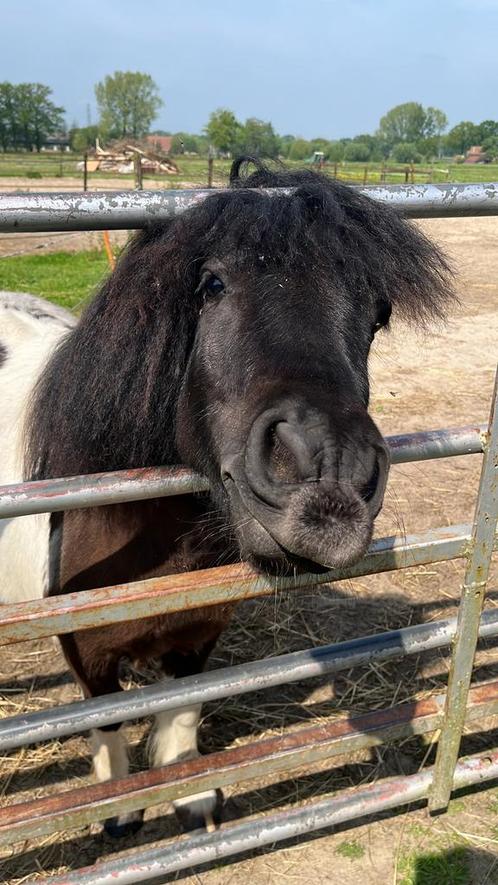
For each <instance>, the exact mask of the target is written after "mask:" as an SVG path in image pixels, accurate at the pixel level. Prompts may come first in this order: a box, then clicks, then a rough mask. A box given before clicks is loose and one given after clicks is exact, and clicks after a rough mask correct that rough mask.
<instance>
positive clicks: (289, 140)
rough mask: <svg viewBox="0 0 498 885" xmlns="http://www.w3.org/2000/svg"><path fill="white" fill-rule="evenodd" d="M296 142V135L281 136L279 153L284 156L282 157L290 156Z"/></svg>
mask: <svg viewBox="0 0 498 885" xmlns="http://www.w3.org/2000/svg"><path fill="white" fill-rule="evenodd" d="M295 140H296V136H295V135H281V136H280V150H279V153H280V154H281V155H282V157H288V156H289V152H290V149H291V147H292V145H293V143H294V142H295Z"/></svg>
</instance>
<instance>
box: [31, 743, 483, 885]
mask: <svg viewBox="0 0 498 885" xmlns="http://www.w3.org/2000/svg"><path fill="white" fill-rule="evenodd" d="M496 777H498V752H493V753H489V752H488V753H480V754H479V755H476V756H468V757H467V758H465V759H461V760H460V761H459V763H458V765H457V767H456V770H455V788H462V787H468V786H471V785H473V784H477V783H482V782H485V781H488V780H491V779H493V778H496ZM431 780H432V769H431V768H427V769H424V770H423V771H421V772H419V773H418V774H413V775H409V776H407V777H399V778H388V779H386V780H382V781H377V783H374V784H368V786H362V787H354V788H353V789H351V790H347V791H344V792H343V793H342V794H341V796H339V797H336V798H327V799H321V800H318V801H316V802H310V803H307V804H306V805H300V806H298V807H293V808H289V809H285V810H284V811H280V812H277V813H276V814H269V815H265V816H260V817H257V818H255V819H252V820H248V821H244V822H243V823H235V824H232V825H226V826H222V827H221V828H220V829H218V830H217V831H216V832H213V833H206V832H196V833H193V834H191V835H190V836H189V837H188V838H186V839H173V840H169V841H168V842H166V843H163V844H161V845H159V846H156V847H154V848H148V849H145V850H143V851H135V852H132V853H127V854H126V856H125V857H117V858H115V859H113V860H111V861H104V862H99V863H97V864H94V865H92V866H89V867H83V868H82V869H79V870H74V871H72V872H68V873H62V874H61V875H58V876H52V877H50V878H47V879H45V880H44V885H133V883H135V882H145V881H147V880H149V879H154V878H156V877H159V876H161V877H162V876H165V875H167V874H169V873H173V872H176V871H178V870H184V869H186V868H188V867H192V866H198V865H200V864H206V863H209V862H210V861H214V860H218V861H219V860H220V859H221V858H223V857H229V856H231V855H234V854H240V853H242V852H245V851H250V850H252V849H256V848H262V847H263V846H266V845H272V844H273V843H278V842H283V841H284V840H286V839H290V838H295V837H298V836H303V835H304V834H305V833H311V832H315V831H316V830H321V829H324V828H325V827H330V826H337V825H339V824H344V823H348V822H350V821H354V820H357V819H358V818H360V817H364V816H365V815H370V814H376V813H377V812H381V811H382V812H384V811H387V810H389V809H391V808H398V807H401V806H403V805H408V804H410V803H412V802H416V801H417V800H419V799H424V798H425V797H426V796H427V794H428V791H429V788H430V784H431ZM24 885H38V880H37V879H29V880H25V883H24Z"/></svg>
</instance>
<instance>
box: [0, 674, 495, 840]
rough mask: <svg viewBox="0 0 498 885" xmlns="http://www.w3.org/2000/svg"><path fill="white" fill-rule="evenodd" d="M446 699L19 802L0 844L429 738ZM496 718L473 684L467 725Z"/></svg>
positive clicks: (5, 820) (1, 821) (3, 825)
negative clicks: (411, 738)
mask: <svg viewBox="0 0 498 885" xmlns="http://www.w3.org/2000/svg"><path fill="white" fill-rule="evenodd" d="M444 700H445V696H444V694H440V695H433V696H432V697H429V698H425V699H423V700H420V701H416V702H414V703H409V704H399V705H398V706H395V707H391V708H388V709H385V710H376V711H374V712H371V713H365V714H362V715H360V716H353V717H351V718H350V719H345V718H344V719H337V720H335V721H332V722H325V723H323V722H322V723H320V724H319V725H313V726H311V727H309V728H300V729H295V730H293V731H288V732H285V733H284V734H282V735H278V736H277V737H270V738H265V739H262V740H259V741H257V742H251V743H249V744H245V745H244V746H241V747H240V746H239V747H235V748H233V749H229V750H222V751H219V752H217V753H210V754H209V755H207V756H201V757H198V758H197V759H190V760H188V761H183V762H176V763H172V764H171V765H167V766H163V767H161V768H155V769H152V770H148V771H141V772H139V773H138V774H134V775H130V776H128V777H125V778H120V779H118V780H113V781H107V782H104V783H99V784H93V785H91V786H87V787H76V788H75V789H72V790H66V791H64V792H63V793H57V794H56V795H52V796H46V797H43V798H40V799H32V800H30V801H28V802H19V803H17V804H15V805H10V806H7V807H5V808H3V809H0V845H6V844H12V843H13V842H16V841H18V840H21V839H32V838H34V837H39V836H46V835H48V834H49V833H54V832H57V831H58V830H62V829H63V830H67V829H70V828H72V827H82V826H86V825H87V824H90V823H92V822H93V821H96V820H103V819H105V818H108V817H113V816H115V815H117V814H126V813H128V812H131V811H136V810H138V809H142V808H148V807H150V806H151V805H158V804H159V803H162V802H171V801H172V800H174V799H179V798H181V797H184V796H191V795H194V794H196V793H201V792H203V791H204V790H208V789H211V790H212V789H218V788H222V787H225V786H227V785H229V784H234V783H241V782H245V781H248V780H251V779H253V778H254V777H262V776H267V775H270V774H276V773H279V772H285V773H286V774H287V773H288V772H290V771H292V770H294V769H296V768H299V767H300V766H302V765H310V764H313V763H315V762H320V761H322V760H324V759H328V758H333V757H334V756H338V755H342V754H344V753H351V752H355V751H357V750H360V749H363V748H365V747H373V746H379V745H381V744H383V743H385V741H386V740H398V739H399V738H403V737H409V736H410V735H419V734H427V733H429V732H433V731H436V729H438V728H440V727H441V725H442V723H443V718H444ZM497 712H498V682H489V683H484V684H482V685H478V686H475V687H474V688H473V689H472V691H471V693H470V696H469V708H468V711H467V719H466V721H467V722H474V721H475V720H477V719H480V718H483V717H485V716H492V715H495V714H496V713H497Z"/></svg>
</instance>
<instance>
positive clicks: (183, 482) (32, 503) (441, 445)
mask: <svg viewBox="0 0 498 885" xmlns="http://www.w3.org/2000/svg"><path fill="white" fill-rule="evenodd" d="M485 432H486V426H485V425H482V426H480V425H470V426H468V427H457V428H449V429H446V430H428V431H425V432H424V433H406V434H400V435H397V436H388V437H387V443H388V445H389V447H390V451H391V461H392V463H393V464H403V463H406V462H408V461H422V460H429V459H434V458H448V457H451V456H454V455H473V454H479V453H482V451H483V440H484V435H485ZM207 489H209V485H208V482H207V480H206V479H205V478H204V477H202V476H199V474H198V473H194V472H193V471H192V470H189V469H188V468H186V467H147V468H140V469H135V470H119V471H115V472H114V473H94V474H91V475H89V476H72V477H65V478H62V479H45V480H41V481H39V482H25V483H16V484H13V485H7V486H0V519H1V518H10V517H14V516H25V515H27V514H29V513H45V512H48V511H51V512H53V511H57V510H77V509H80V508H84V507H95V506H102V505H103V504H116V503H119V502H123V501H140V500H144V499H146V498H160V497H166V496H168V495H185V494H188V493H190V492H200V491H206V490H207Z"/></svg>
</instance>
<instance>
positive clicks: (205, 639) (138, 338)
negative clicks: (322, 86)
mask: <svg viewBox="0 0 498 885" xmlns="http://www.w3.org/2000/svg"><path fill="white" fill-rule="evenodd" d="M244 168H245V167H244V166H243V164H242V161H237V162H236V163H235V164H234V166H233V169H232V175H231V186H230V188H229V189H228V190H227V191H223V192H218V193H213V194H212V195H211V196H209V197H208V198H207V199H206V200H205V201H204V202H203V203H201V204H199V205H197V206H195V207H194V208H192V209H189V210H188V211H187V212H185V213H184V214H183V215H181V216H180V217H177V218H174V219H172V220H171V221H168V222H164V223H160V224H153V225H151V226H150V228H148V229H147V230H144V231H143V232H141V233H139V234H138V235H137V236H136V237H135V238H134V240H133V242H132V243H131V245H130V246H129V247H128V249H127V250H126V251H125V253H124V254H123V255H122V256H121V258H120V260H119V261H118V264H117V267H116V269H115V271H114V272H113V273H112V275H111V276H110V277H109V278H108V279H107V280H106V281H105V282H104V284H103V286H102V288H101V289H100V291H99V292H98V294H97V295H96V296H95V298H94V299H93V301H92V302H91V303H90V304H89V305H88V307H87V308H86V310H85V311H84V313H83V315H82V317H81V319H80V320H79V321H78V322H76V320H75V319H74V317H73V316H72V315H71V314H70V313H68V312H67V311H65V310H62V309H60V308H57V307H54V306H52V305H50V304H48V303H46V302H44V301H41V300H40V299H37V298H33V297H31V296H27V295H19V294H13V293H4V294H3V296H1V298H0V354H1V358H0V362H1V368H0V403H1V407H0V434H1V451H2V459H1V464H0V482H1V483H10V482H15V481H20V480H21V479H22V478H23V477H26V478H31V479H40V478H44V477H59V476H69V475H75V474H80V473H92V472H96V471H105V470H118V469H123V468H131V467H139V466H148V465H168V464H170V465H173V464H178V463H184V464H187V465H189V466H190V467H192V468H194V469H196V470H198V471H199V472H200V473H203V474H205V475H207V477H208V478H209V481H210V485H211V493H210V494H209V495H200V496H191V497H187V496H182V497H177V498H166V499H160V500H154V501H146V502H138V503H130V504H119V505H114V506H106V507H101V508H96V509H92V510H84V511H76V512H68V513H66V514H64V515H63V516H62V515H53V516H52V517H50V516H49V515H48V514H42V515H38V516H28V517H23V518H20V519H15V520H11V521H9V520H6V521H4V523H3V524H2V525H1V526H0V531H1V538H0V598H1V600H2V601H4V602H14V601H18V600H25V599H31V598H34V597H42V596H46V595H51V594H62V593H68V592H70V591H77V590H78V591H80V590H86V589H89V588H93V587H101V586H107V585H111V584H116V583H122V582H128V581H135V580H139V579H141V578H147V577H152V576H155V575H164V574H170V573H175V572H179V571H186V570H193V569H197V568H204V567H209V566H211V565H214V564H220V563H227V562H235V561H238V560H240V559H244V560H249V561H250V562H251V563H252V564H253V565H255V566H256V568H259V569H266V570H269V571H275V570H278V571H279V572H282V570H285V569H288V568H292V569H294V568H304V569H307V570H313V569H315V570H317V569H321V568H324V567H326V568H330V567H340V566H344V565H347V564H350V563H353V562H354V561H356V560H357V559H358V558H359V557H361V556H362V555H363V554H364V553H365V551H366V549H367V547H368V544H369V542H370V539H371V536H372V527H373V521H374V519H375V516H376V515H377V513H378V511H379V509H380V507H381V505H382V499H383V495H384V489H385V485H386V479H387V474H388V466H389V465H388V454H387V449H386V445H385V443H384V441H383V439H382V437H381V435H380V433H379V431H378V429H377V428H376V426H375V424H374V422H373V421H372V419H371V418H370V416H369V414H368V411H367V408H368V395H369V384H368V370H367V361H368V354H369V350H370V345H371V343H372V340H373V337H374V335H375V333H376V332H377V331H378V330H379V329H381V328H382V327H384V326H386V325H387V324H388V321H389V317H390V315H391V311H393V313H394V314H396V313H397V314H401V315H403V316H404V317H405V318H408V319H409V320H412V321H413V322H415V323H419V324H420V323H425V322H427V321H428V320H430V319H431V318H433V317H439V316H441V315H442V313H443V312H444V309H445V306H446V304H447V302H448V300H449V298H450V296H451V285H450V273H449V270H448V267H447V264H446V262H445V260H444V258H443V257H442V256H441V254H440V252H439V251H438V250H437V248H436V247H435V246H434V245H432V244H431V243H430V242H429V241H428V240H427V239H426V238H425V237H424V236H423V235H422V234H421V233H420V231H419V230H417V228H416V227H414V226H412V225H411V224H410V223H409V222H407V221H406V220H404V219H403V218H402V217H401V216H400V215H399V214H398V213H397V212H395V211H393V210H392V209H390V208H388V207H387V206H385V205H381V204H380V203H378V202H375V201H374V200H372V199H369V198H368V197H367V196H364V195H362V194H361V193H359V192H358V191H357V190H355V189H354V188H350V187H346V186H344V185H342V184H339V183H337V182H335V181H331V180H329V179H327V178H326V177H325V176H323V175H320V174H317V173H313V172H310V171H306V172H284V171H277V172H272V171H270V170H268V169H267V168H266V167H265V166H263V165H262V164H260V163H257V164H256V171H255V172H253V173H252V174H250V175H247V174H246V175H245V177H244V174H243V172H244ZM274 187H277V188H278V187H283V188H286V189H287V191H286V192H282V193H280V194H279V195H276V194H269V193H268V192H267V190H266V189H267V188H274ZM229 617H230V609H229V607H226V606H225V607H223V606H221V607H218V608H211V609H209V610H194V611H189V612H184V613H178V614H169V615H166V616H162V617H154V618H149V619H146V620H138V621H133V622H128V623H126V624H117V625H113V626H109V627H102V628H96V629H92V630H86V631H82V632H80V633H77V634H71V635H67V636H63V637H61V638H60V643H61V645H62V649H63V652H64V655H65V658H66V660H67V662H68V665H69V666H70V668H71V670H72V672H73V674H74V676H75V678H76V679H77V680H78V682H79V684H80V686H81V688H82V690H83V693H84V694H85V696H87V697H92V696H95V695H101V694H104V693H106V692H113V691H117V690H119V687H120V685H119V681H118V667H119V663H120V660H121V659H123V658H124V657H127V658H130V659H132V660H140V661H143V660H148V659H150V658H155V659H158V658H159V659H160V661H161V664H162V669H163V671H164V673H165V674H169V675H170V676H180V675H182V676H183V675H187V674H193V673H197V672H199V671H200V670H202V668H203V667H204V666H205V663H206V660H207V657H208V655H209V653H210V651H211V650H212V648H213V646H214V644H215V643H216V640H217V638H218V636H219V634H220V632H221V631H222V630H223V628H224V627H225V626H226V624H227V622H228V620H229ZM199 714H200V709H199V707H192V708H191V709H183V710H181V711H179V712H168V713H162V714H160V715H159V716H158V717H157V726H156V730H155V733H154V736H153V740H152V764H153V765H156V766H157V765H164V764H167V763H170V762H172V761H174V760H177V759H180V758H189V757H192V756H194V755H197V752H198V751H197V739H196V729H197V724H198V719H199ZM93 745H94V762H95V772H96V776H97V778H98V779H100V780H105V779H108V778H114V777H119V776H124V775H126V773H127V772H128V759H127V751H126V744H125V739H124V736H123V733H122V730H121V729H119V727H118V726H112V727H109V728H103V729H95V730H94V732H93ZM216 801H217V797H216V796H215V794H214V792H206V793H203V794H202V795H199V796H194V797H189V798H186V799H182V800H178V801H177V802H176V803H175V805H176V809H177V812H178V813H179V815H180V817H181V818H182V820H183V822H184V824H185V825H186V826H189V827H192V826H196V825H199V823H202V821H203V818H204V817H205V816H209V815H210V814H212V813H213V811H214V809H215V805H216ZM139 824H140V815H139V814H137V813H134V814H132V815H127V816H123V817H121V818H118V819H112V820H110V821H107V822H106V825H107V829H108V830H109V831H110V832H113V833H123V832H126V831H127V830H129V829H130V828H135V827H137V826H139Z"/></svg>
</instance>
